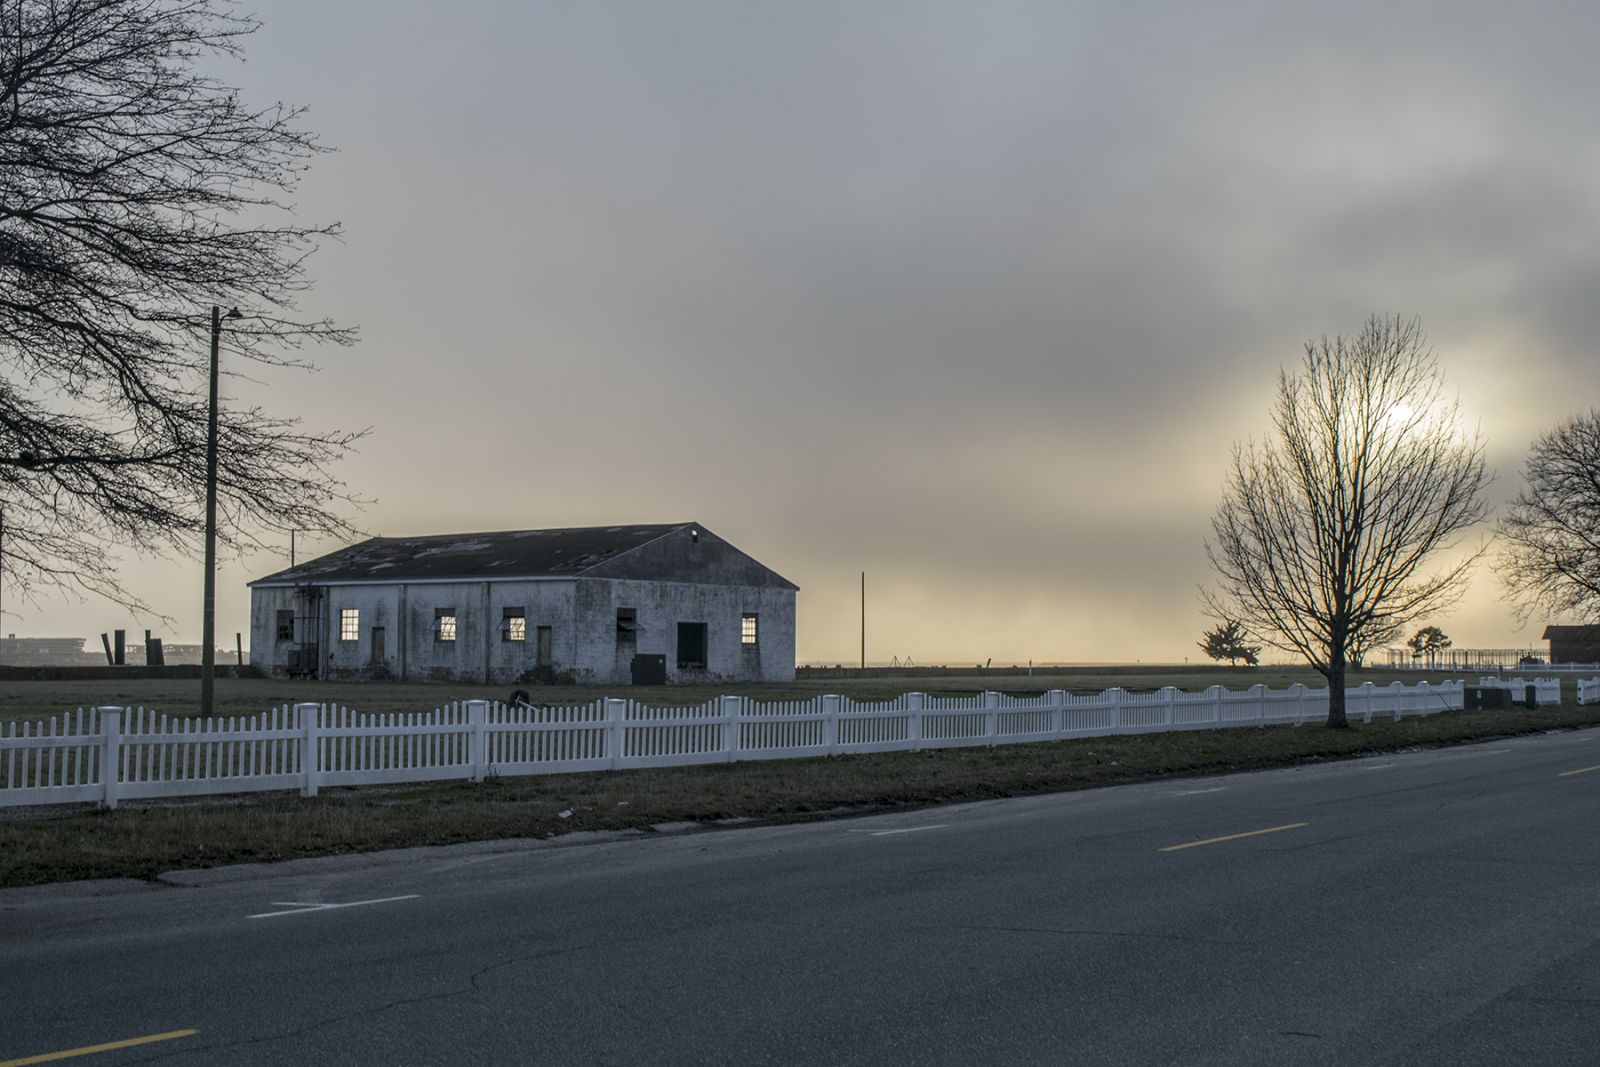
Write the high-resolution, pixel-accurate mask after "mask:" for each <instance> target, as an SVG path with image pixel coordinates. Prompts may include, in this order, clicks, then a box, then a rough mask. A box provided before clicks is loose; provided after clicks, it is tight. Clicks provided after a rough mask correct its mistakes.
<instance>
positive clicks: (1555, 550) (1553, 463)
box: [1500, 411, 1600, 620]
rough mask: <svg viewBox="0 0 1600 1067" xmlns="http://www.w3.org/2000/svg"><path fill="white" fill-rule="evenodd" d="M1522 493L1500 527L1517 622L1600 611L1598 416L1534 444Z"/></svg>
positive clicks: (1571, 422)
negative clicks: (1540, 614) (1544, 613)
mask: <svg viewBox="0 0 1600 1067" xmlns="http://www.w3.org/2000/svg"><path fill="white" fill-rule="evenodd" d="M1523 480H1524V483H1525V485H1524V488H1523V490H1522V492H1521V493H1520V494H1518V496H1517V498H1516V499H1515V500H1513V501H1512V502H1511V506H1510V508H1509V509H1508V510H1507V511H1506V514H1505V515H1504V517H1503V518H1501V520H1500V536H1501V539H1502V541H1503V542H1504V544H1503V547H1502V548H1501V551H1500V579H1501V581H1502V582H1503V583H1504V585H1505V587H1506V589H1507V591H1508V592H1509V593H1510V594H1511V595H1512V597H1513V598H1514V599H1515V601H1516V603H1517V605H1518V615H1519V617H1520V618H1521V619H1523V620H1526V619H1527V617H1528V616H1529V615H1530V614H1531V613H1532V612H1533V611H1534V610H1535V609H1537V608H1541V607H1542V608H1545V609H1548V610H1550V611H1552V612H1556V613H1565V612H1571V613H1574V614H1580V615H1593V614H1594V613H1595V612H1596V611H1600V411H1590V412H1589V413H1588V414H1587V415H1577V416H1574V417H1573V418H1571V419H1568V420H1567V421H1566V422H1564V423H1562V424H1561V425H1560V426H1558V427H1556V428H1555V429H1554V430H1552V431H1550V432H1549V433H1547V434H1545V435H1544V436H1543V437H1540V438H1539V439H1538V440H1537V441H1535V442H1534V443H1533V449H1532V451H1530V452H1529V454H1528V462H1527V467H1526V469H1525V472H1524V474H1523Z"/></svg>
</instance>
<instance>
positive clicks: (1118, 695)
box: [1105, 685, 1122, 732]
mask: <svg viewBox="0 0 1600 1067" xmlns="http://www.w3.org/2000/svg"><path fill="white" fill-rule="evenodd" d="M1105 695H1106V696H1108V697H1110V698H1111V729H1112V730H1114V731H1117V732H1121V730H1122V687H1121V686H1119V685H1114V686H1112V687H1111V688H1110V689H1107V690H1106V692H1105Z"/></svg>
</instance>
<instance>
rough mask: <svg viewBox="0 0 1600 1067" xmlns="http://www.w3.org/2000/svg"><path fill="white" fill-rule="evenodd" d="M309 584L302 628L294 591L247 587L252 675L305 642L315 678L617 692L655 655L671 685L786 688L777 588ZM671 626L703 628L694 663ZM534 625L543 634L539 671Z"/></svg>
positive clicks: (789, 661)
mask: <svg viewBox="0 0 1600 1067" xmlns="http://www.w3.org/2000/svg"><path fill="white" fill-rule="evenodd" d="M320 588H321V590H322V597H321V601H320V608H319V610H318V612H317V613H316V615H315V622H314V623H313V622H312V620H311V619H309V618H307V610H306V603H305V601H304V599H303V598H302V597H301V595H300V593H299V591H298V590H296V589H294V588H289V587H262V586H257V587H255V588H253V589H252V591H251V612H250V648H251V659H252V661H253V662H254V663H255V664H256V665H257V666H258V667H259V668H260V670H262V671H263V672H264V673H268V674H272V675H277V676H280V677H281V676H283V675H284V674H286V673H287V666H288V662H289V654H290V653H291V652H292V651H293V650H295V649H297V648H300V647H304V646H307V645H309V644H312V643H314V644H316V645H317V646H318V650H317V657H318V659H317V663H316V671H317V675H318V677H325V678H328V677H331V678H394V679H401V680H411V681H470V682H479V683H482V682H488V683H491V684H507V685H511V684H528V683H537V682H561V681H572V682H577V683H579V684H586V685H601V684H604V685H627V684H630V683H631V682H632V677H633V657H634V655H635V654H636V653H638V654H645V655H649V654H659V655H663V656H665V657H666V667H667V680H668V681H669V682H673V683H692V682H701V683H710V682H782V681H793V680H794V645H795V591H794V590H793V589H792V588H790V587H788V586H787V585H711V584H706V583H701V582H686V581H675V582H663V581H650V580H643V579H598V578H580V579H539V580H527V581H501V582H468V581H464V582H411V583H396V584H393V585H381V584H376V583H373V584H348V585H329V586H323V587H320ZM347 608H354V609H355V610H356V611H358V612H359V619H358V627H357V632H356V636H355V639H354V640H348V641H347V640H344V639H343V638H342V636H341V632H340V631H341V612H342V611H343V610H345V609H347ZM508 608H509V609H512V610H513V611H521V612H522V616H521V617H522V619H523V629H522V634H523V640H521V641H513V640H509V639H508V637H509V627H508V625H507V623H506V610H507V609H508ZM619 608H631V609H633V611H634V613H635V627H636V628H635V629H634V630H632V631H631V634H632V637H633V640H631V641H628V640H624V639H620V638H619V630H618V622H617V612H618V609H619ZM441 609H451V610H453V612H454V617H455V640H453V641H446V640H443V639H442V638H441V634H440V629H439V626H438V623H437V619H438V616H439V612H440V610H441ZM280 610H292V611H294V612H295V613H296V619H297V629H296V633H295V636H294V639H293V640H292V641H279V640H278V639H277V636H276V633H277V613H278V612H279V611H280ZM747 613H748V614H753V615H755V616H756V620H757V641H756V644H755V645H753V646H747V645H745V644H743V643H742V640H741V624H742V619H743V617H744V616H745V615H746V614H747ZM679 623H704V624H705V632H706V648H705V652H706V660H705V666H704V667H689V666H680V665H679V651H680V650H679V646H678V637H679V632H678V624H679ZM541 627H548V628H549V637H548V650H549V654H548V662H547V663H545V664H541V662H540V629H541ZM308 628H309V629H314V630H315V632H314V633H312V632H307V631H308ZM377 630H381V632H382V635H381V638H377V637H376V636H375V631H377Z"/></svg>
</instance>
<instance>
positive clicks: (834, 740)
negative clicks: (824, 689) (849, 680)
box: [822, 693, 839, 756]
mask: <svg viewBox="0 0 1600 1067" xmlns="http://www.w3.org/2000/svg"><path fill="white" fill-rule="evenodd" d="M822 748H823V751H825V752H826V753H827V754H828V755H830V756H831V755H833V754H834V753H835V751H837V750H838V748H839V694H838V693H824V694H822Z"/></svg>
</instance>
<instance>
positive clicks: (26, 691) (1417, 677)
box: [0, 665, 1571, 723]
mask: <svg viewBox="0 0 1600 1067" xmlns="http://www.w3.org/2000/svg"><path fill="white" fill-rule="evenodd" d="M1447 677H1461V673H1460V672H1457V673H1456V674H1455V675H1453V676H1452V675H1446V674H1443V673H1430V672H1422V671H1407V672H1404V673H1396V672H1393V671H1380V670H1374V671H1364V672H1362V673H1360V674H1359V675H1352V677H1351V681H1350V684H1352V685H1357V684H1359V683H1361V682H1366V681H1370V682H1373V683H1375V684H1377V685H1387V684H1388V683H1389V682H1391V681H1394V680H1396V679H1399V680H1400V681H1403V682H1405V683H1406V684H1408V685H1411V684H1415V683H1416V682H1419V681H1429V682H1438V681H1441V680H1443V679H1445V678H1447ZM1296 682H1299V683H1302V684H1304V685H1307V686H1311V687H1313V688H1317V687H1320V686H1321V685H1322V684H1323V683H1322V678H1321V677H1320V676H1319V675H1317V674H1316V673H1315V672H1314V671H1312V670H1310V669H1309V668H1306V667H1284V666H1276V667H1273V666H1269V667H1259V668H1254V669H1246V668H1239V669H1233V668H1228V667H1210V666H1199V665H1195V666H1183V667H1153V666H1146V667H1139V666H1134V667H1080V668H1070V669H1068V668H1050V669H1049V673H1046V669H1045V668H1040V672H1039V673H1038V674H1036V675H1034V676H1033V677H1031V678H1030V677H1026V676H1016V675H984V674H982V673H981V672H979V673H974V674H971V675H965V676H939V677H927V678H869V679H860V680H858V679H848V680H841V679H821V680H805V681H797V682H787V683H774V684H763V685H748V684H740V685H731V684H730V685H720V686H534V687H530V689H529V691H530V693H531V695H532V699H533V700H534V702H535V703H542V704H571V703H586V702H588V701H591V700H594V699H596V698H597V697H602V696H625V697H631V698H633V699H635V700H641V701H644V702H645V703H648V704H658V705H684V704H699V703H702V702H704V701H706V700H709V699H711V698H712V697H717V696H722V695H723V694H725V693H738V694H741V695H744V696H749V697H753V698H755V699H757V700H808V699H810V698H811V697H814V696H817V695H818V694H820V693H843V694H845V695H846V696H849V697H852V698H853V699H856V700H889V699H893V698H894V697H897V696H899V695H900V694H902V693H908V692H924V693H931V694H933V695H934V696H964V695H970V694H973V693H978V692H981V691H982V690H984V689H997V690H999V691H1001V692H1004V693H1011V694H1014V695H1019V696H1023V695H1027V696H1033V695H1037V694H1039V693H1043V692H1044V691H1045V690H1047V689H1066V690H1069V691H1073V692H1078V693H1084V692H1093V693H1097V692H1099V691H1101V690H1102V689H1106V688H1109V687H1111V686H1121V687H1122V688H1124V689H1128V690H1131V691H1140V690H1150V689H1158V688H1160V687H1161V686H1164V685H1170V686H1176V687H1177V688H1179V689H1186V690H1200V689H1204V688H1205V687H1206V686H1208V685H1225V686H1227V687H1228V688H1230V689H1247V688H1249V687H1250V686H1252V685H1255V684H1257V683H1260V684H1262V685H1267V686H1270V687H1272V688H1274V689H1282V688H1285V687H1287V686H1290V685H1293V684H1294V683H1296ZM1567 687H1568V690H1569V691H1570V689H1571V683H1570V682H1569V683H1567ZM511 689H512V687H510V686H484V685H469V684H463V683H454V682H451V683H444V682H405V683H402V682H317V681H289V680H287V679H281V678H228V677H226V676H225V675H224V676H223V677H219V678H218V679H217V680H216V694H215V701H216V708H217V713H218V714H220V715H254V714H257V713H258V712H262V711H266V710H267V709H269V708H274V707H282V706H284V705H288V704H295V703H298V702H301V701H314V702H317V703H331V704H341V705H344V706H346V707H350V708H354V709H356V710H357V711H364V712H402V711H404V712H410V711H432V710H433V709H435V708H437V707H440V706H442V705H444V704H447V703H449V702H451V701H455V700H475V699H487V700H504V699H506V697H507V696H509V695H510V692H511ZM199 699H200V682H199V680H198V679H192V678H191V679H137V678H128V679H96V680H90V681H73V680H60V681H3V682H0V723H3V722H5V721H7V720H10V719H17V720H23V719H42V718H48V717H51V716H54V715H58V714H60V713H61V712H63V711H70V710H72V709H75V708H90V707H95V706H98V705H114V706H117V707H144V708H149V709H152V710H155V711H159V712H162V713H164V714H167V715H172V716H178V717H184V716H188V715H191V714H193V713H194V710H195V708H196V706H197V704H198V703H199Z"/></svg>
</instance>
